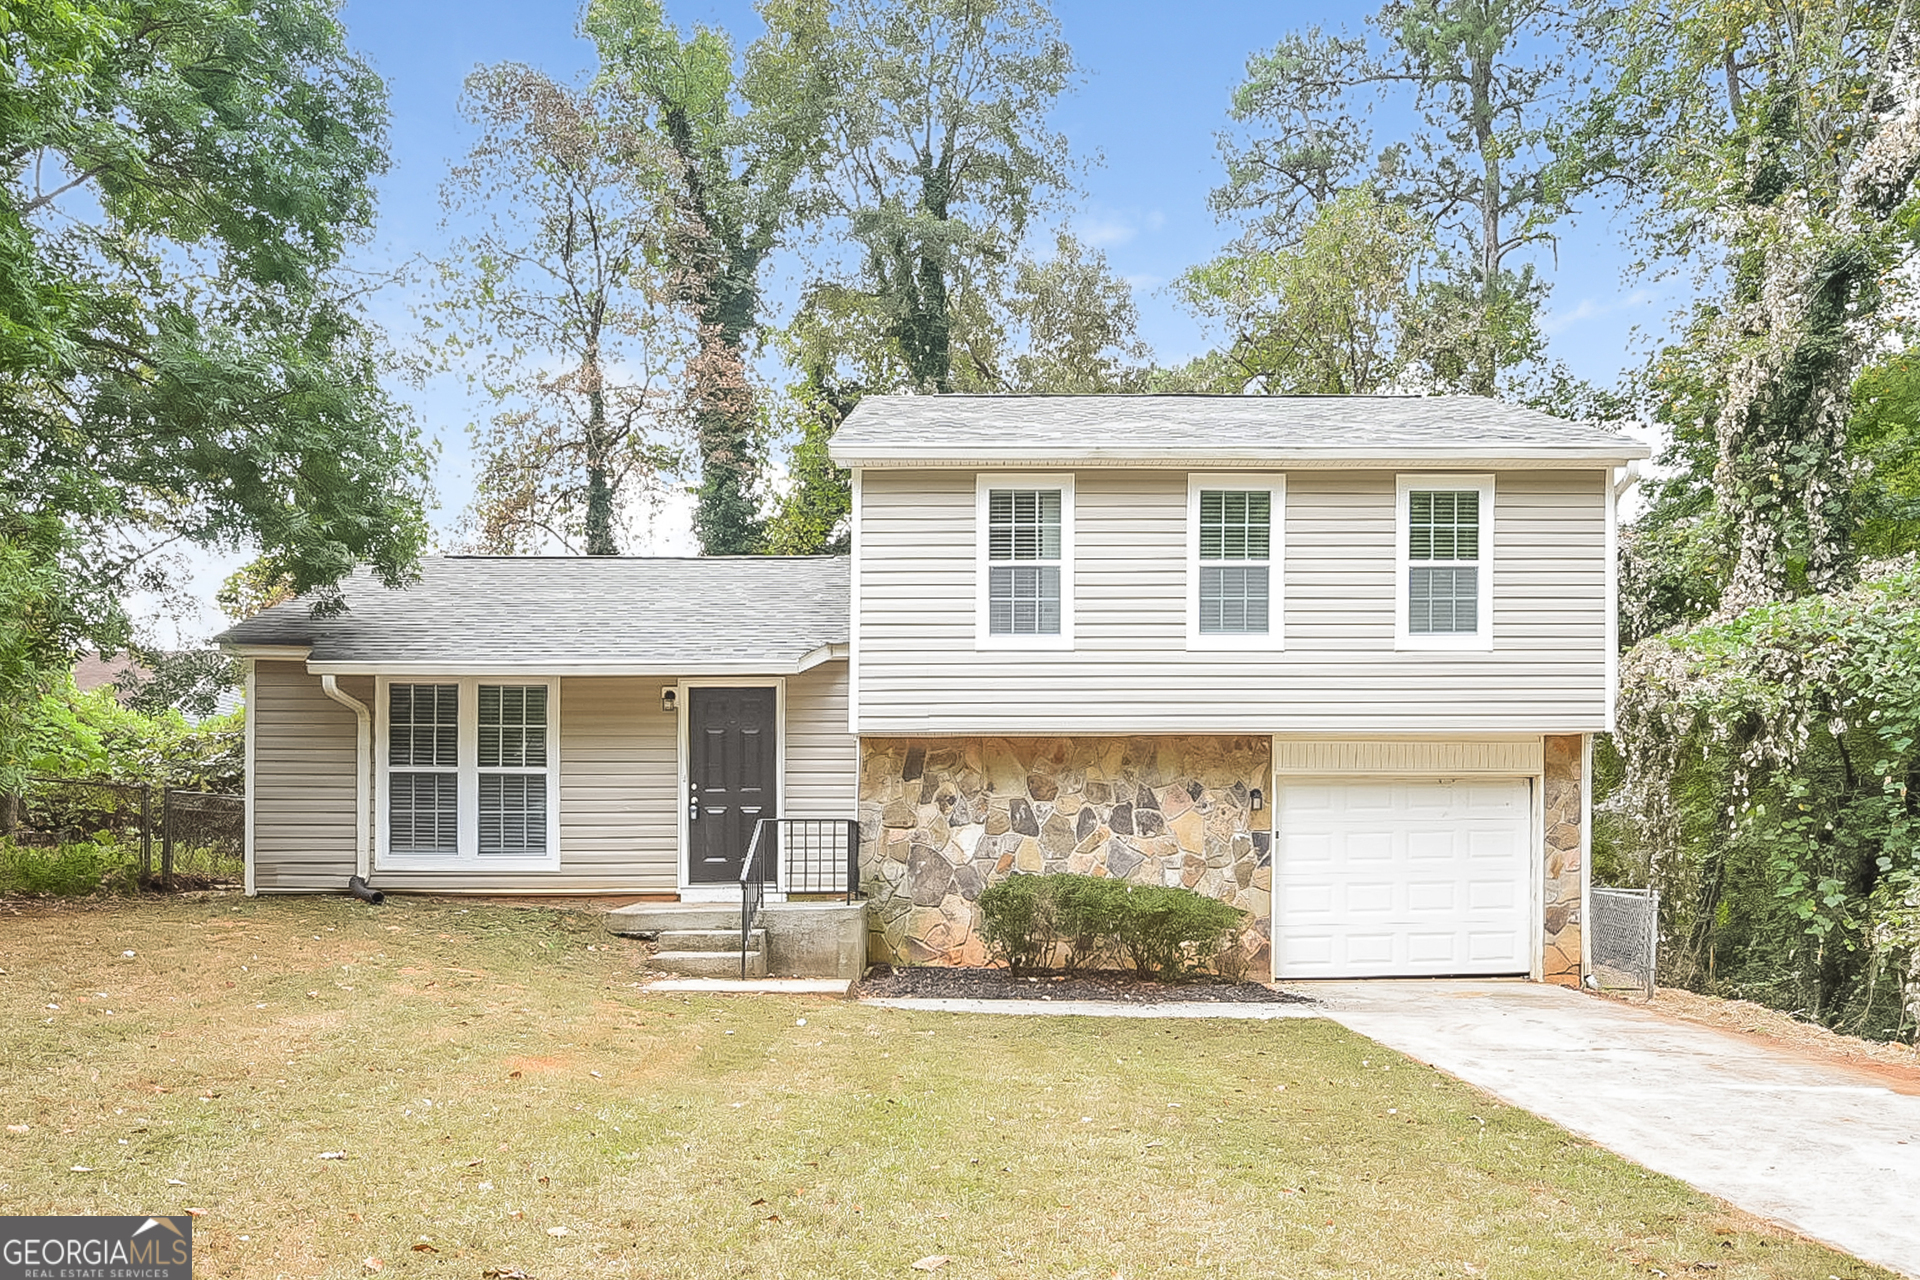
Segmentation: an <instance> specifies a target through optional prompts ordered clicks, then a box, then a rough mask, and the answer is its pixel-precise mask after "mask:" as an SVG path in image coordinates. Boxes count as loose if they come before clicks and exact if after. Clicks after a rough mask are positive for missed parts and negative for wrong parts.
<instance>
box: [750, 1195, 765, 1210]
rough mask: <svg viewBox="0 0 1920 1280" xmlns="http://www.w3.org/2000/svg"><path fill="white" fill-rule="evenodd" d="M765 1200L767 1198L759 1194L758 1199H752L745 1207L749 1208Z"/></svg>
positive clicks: (763, 1202)
mask: <svg viewBox="0 0 1920 1280" xmlns="http://www.w3.org/2000/svg"><path fill="white" fill-rule="evenodd" d="M766 1202H767V1198H766V1197H765V1196H761V1197H760V1198H759V1199H758V1200H755V1201H753V1202H752V1203H750V1204H749V1205H748V1206H747V1207H748V1208H749V1209H751V1208H752V1207H753V1206H754V1205H756V1204H765V1203H766Z"/></svg>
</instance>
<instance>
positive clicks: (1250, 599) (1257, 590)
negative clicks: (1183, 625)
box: [1200, 565, 1269, 635]
mask: <svg viewBox="0 0 1920 1280" xmlns="http://www.w3.org/2000/svg"><path fill="white" fill-rule="evenodd" d="M1267 572H1268V571H1267V567H1266V566H1265V565H1242V566H1226V565H1219V566H1214V565H1203V566H1201V569H1200V631H1201V634H1203V635H1264V634H1266V631H1267V625H1268V624H1267V613H1268V599H1269V597H1268V594H1267Z"/></svg>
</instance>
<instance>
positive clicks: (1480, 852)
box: [1273, 779, 1533, 978]
mask: <svg viewBox="0 0 1920 1280" xmlns="http://www.w3.org/2000/svg"><path fill="white" fill-rule="evenodd" d="M1274 817H1275V828H1276V831H1277V832H1278V835H1279V841H1278V843H1279V850H1278V853H1277V854H1276V856H1275V858H1274V875H1273V930H1274V939H1273V944H1274V946H1273V956H1274V974H1275V976H1276V977H1281V978H1355V977H1386V976H1418V975H1429V974H1432V975H1439V974H1508V973H1525V972H1527V969H1528V968H1529V961H1530V952H1529V945H1528V937H1529V931H1528V928H1527V917H1528V910H1527V908H1528V904H1529V901H1530V899H1531V891H1530V888H1531V881H1530V877H1529V874H1528V871H1529V868H1528V863H1529V859H1528V856H1527V850H1528V847H1529V845H1530V844H1531V840H1530V839H1529V836H1530V835H1531V833H1532V830H1533V821H1532V816H1531V808H1530V805H1529V802H1528V786H1527V783H1526V781H1525V780H1523V779H1512V780H1508V779H1484V780H1471V781H1453V782H1437V781H1419V780H1409V781H1396V780H1380V781H1316V782H1290V783H1288V784H1287V785H1286V786H1284V787H1283V788H1281V792H1280V808H1279V812H1277V813H1276V814H1275V815H1274Z"/></svg>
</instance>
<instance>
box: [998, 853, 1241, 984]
mask: <svg viewBox="0 0 1920 1280" xmlns="http://www.w3.org/2000/svg"><path fill="white" fill-rule="evenodd" d="M980 915H981V924H980V934H981V937H982V938H983V939H985V941H986V943H987V945H988V946H989V947H991V948H992V949H993V951H994V952H995V953H996V954H997V955H999V956H1000V957H1001V958H1002V959H1004V960H1005V961H1006V962H1007V966H1008V967H1009V968H1011V969H1012V970H1014V971H1015V972H1016V973H1018V972H1022V971H1025V970H1029V969H1034V968H1038V967H1040V966H1041V965H1044V964H1045V963H1047V961H1049V960H1050V959H1051V958H1052V957H1053V956H1054V955H1056V954H1057V953H1058V952H1059V950H1060V948H1061V947H1062V946H1064V947H1065V948H1066V965H1067V967H1068V968H1069V969H1076V968H1082V967H1084V966H1086V965H1087V964H1089V963H1091V962H1092V961H1094V960H1095V959H1096V958H1098V957H1101V956H1104V955H1109V954H1117V955H1121V956H1124V957H1125V958H1126V959H1127V960H1129V961H1131V962H1132V964H1133V967H1134V968H1135V969H1137V970H1139V971H1140V972H1141V973H1142V974H1145V975H1147V976H1148V977H1155V978H1160V979H1163V980H1167V979H1174V978H1179V977H1182V976H1184V975H1185V974H1187V973H1189V972H1192V971H1193V970H1196V969H1203V968H1209V967H1211V968H1213V969H1215V971H1217V972H1228V973H1230V974H1231V975H1232V976H1234V977H1235V978H1236V980H1237V979H1238V978H1239V977H1241V976H1244V974H1245V966H1244V965H1243V964H1242V965H1236V964H1234V963H1233V960H1232V958H1233V957H1234V956H1236V955H1237V953H1238V950H1239V948H1238V945H1237V944H1238V940H1239V939H1238V935H1239V930H1240V928H1241V926H1242V925H1243V924H1244V923H1245V916H1244V915H1243V914H1242V913H1241V912H1240V911H1239V910H1238V909H1236V908H1234V907H1232V906H1230V905H1228V904H1227V903H1224V902H1222V901H1220V900H1219V899H1218V898H1209V897H1207V896H1206V895H1205V894H1200V893H1195V892H1194V891H1193V890H1191V889H1169V888H1162V887H1160V886H1158V885H1130V884H1127V883H1125V882H1124V881H1120V880H1111V879H1106V878H1103V877H1099V876H1081V875H1040V876H1036V875H1019V874H1015V875H1012V876H1009V877H1007V878H1006V879H1005V880H1002V881H1000V882H999V883H997V884H993V885H989V886H988V887H987V889H986V890H985V891H984V892H982V893H981V895H980ZM1223 957H1224V958H1226V963H1225V964H1223V963H1222V959H1223Z"/></svg>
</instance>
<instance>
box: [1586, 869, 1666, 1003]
mask: <svg viewBox="0 0 1920 1280" xmlns="http://www.w3.org/2000/svg"><path fill="white" fill-rule="evenodd" d="M1590 892H1591V898H1590V900H1589V903H1588V907H1589V910H1588V916H1587V919H1588V927H1589V928H1590V929H1592V931H1593V974H1594V981H1595V982H1596V983H1598V984H1599V986H1600V987H1601V989H1602V990H1609V991H1618V990H1628V991H1638V992H1640V993H1641V994H1642V995H1644V996H1645V997H1646V998H1647V999H1649V1000H1651V999H1653V987H1654V979H1655V977H1656V975H1657V974H1658V972H1659V966H1660V891H1659V890H1658V889H1609V888H1602V887H1601V886H1599V885H1595V886H1594V887H1593V889H1592V890H1591V891H1590Z"/></svg>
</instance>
